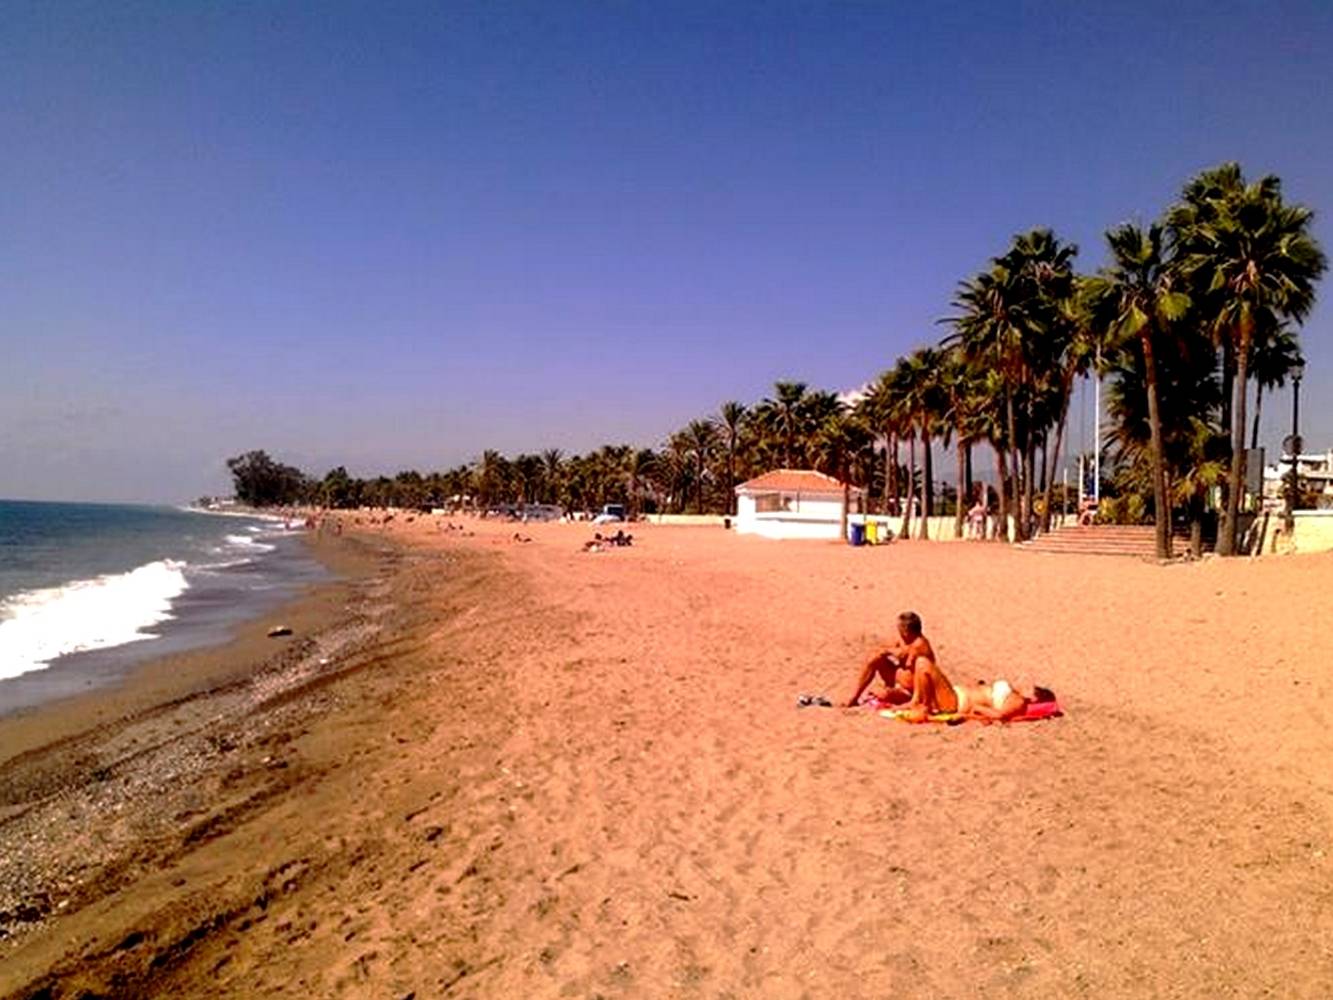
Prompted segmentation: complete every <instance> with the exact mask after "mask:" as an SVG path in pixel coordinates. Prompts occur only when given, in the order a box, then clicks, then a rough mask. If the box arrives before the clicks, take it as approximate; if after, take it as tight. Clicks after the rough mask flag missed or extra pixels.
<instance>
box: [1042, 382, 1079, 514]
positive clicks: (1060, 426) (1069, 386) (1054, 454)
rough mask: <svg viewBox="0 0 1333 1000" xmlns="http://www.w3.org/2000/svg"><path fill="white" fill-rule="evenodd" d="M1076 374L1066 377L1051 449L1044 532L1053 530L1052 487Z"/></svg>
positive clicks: (1043, 499) (1044, 503)
mask: <svg viewBox="0 0 1333 1000" xmlns="http://www.w3.org/2000/svg"><path fill="white" fill-rule="evenodd" d="M1073 388H1074V376H1073V373H1072V372H1071V373H1070V375H1069V376H1068V377H1067V378H1066V379H1065V394H1064V395H1065V398H1064V402H1063V403H1062V404H1061V405H1060V419H1059V420H1058V421H1057V422H1056V424H1055V447H1054V448H1052V449H1051V468H1050V474H1049V475H1048V477H1047V479H1046V494H1045V496H1043V497H1042V501H1041V506H1042V512H1041V530H1042V532H1043V533H1045V532H1048V531H1050V530H1051V487H1052V485H1053V484H1054V482H1055V474H1056V472H1057V471H1059V469H1060V445H1061V444H1063V443H1064V439H1065V421H1067V420H1068V419H1069V397H1070V396H1071V395H1073Z"/></svg>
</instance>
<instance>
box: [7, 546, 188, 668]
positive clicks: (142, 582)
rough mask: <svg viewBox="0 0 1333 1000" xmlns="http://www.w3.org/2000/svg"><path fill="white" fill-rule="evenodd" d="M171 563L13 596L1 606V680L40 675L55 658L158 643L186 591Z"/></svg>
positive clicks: (179, 569) (179, 567)
mask: <svg viewBox="0 0 1333 1000" xmlns="http://www.w3.org/2000/svg"><path fill="white" fill-rule="evenodd" d="M189 586H190V585H189V583H188V582H187V581H186V579H185V564H184V563H182V562H176V561H175V560H171V559H163V560H160V561H158V562H151V563H147V564H146V565H143V566H140V567H139V568H138V569H134V570H131V571H129V572H128V573H117V574H111V575H107V576H99V577H97V578H96V579H92V580H76V581H75V582H73V583H67V584H65V585H64V586H62V587H47V588H44V589H41V590H29V591H25V592H23V593H20V594H15V595H13V596H12V597H10V598H8V599H6V600H5V601H4V602H3V603H0V680H3V679H5V678H8V677H17V676H18V675H19V674H26V673H28V672H29V671H31V670H41V669H43V668H44V667H47V666H49V665H50V663H51V661H52V660H54V659H55V658H56V657H58V656H64V655H65V654H67V653H77V652H82V651H83V650H88V649H105V648H106V647H108V646H119V645H122V644H124V643H127V642H138V641H140V640H142V639H153V638H156V636H155V635H154V633H152V632H150V631H148V629H150V628H151V627H152V626H154V625H156V624H158V623H160V622H164V621H167V620H168V619H170V618H171V617H173V616H172V614H171V604H172V601H174V600H175V599H176V598H177V597H179V596H180V595H181V594H183V593H184V592H185V590H186V589H187V588H188V587H189Z"/></svg>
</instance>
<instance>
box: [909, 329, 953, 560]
mask: <svg viewBox="0 0 1333 1000" xmlns="http://www.w3.org/2000/svg"><path fill="white" fill-rule="evenodd" d="M940 364H941V357H940V352H939V351H937V350H934V349H932V348H929V347H923V348H920V349H918V350H916V351H913V352H912V353H911V354H910V355H909V356H908V357H907V358H906V359H904V371H905V375H904V379H905V383H906V384H905V389H906V405H907V407H908V409H909V410H910V412H911V419H913V420H915V422H916V426H917V429H918V431H919V433H920V435H921V523H920V525H919V526H918V529H917V531H918V537H919V538H921V539H922V540H926V539H928V538H929V537H930V518H931V516H932V515H933V514H934V512H935V511H934V501H935V485H934V462H933V458H932V454H931V436H932V435H933V434H934V431H935V428H936V427H937V426H938V425H939V423H940V419H941V417H942V415H943V412H944V404H943V399H942V392H941V388H940V378H939V376H940V372H939V369H940ZM913 478H915V470H913Z"/></svg>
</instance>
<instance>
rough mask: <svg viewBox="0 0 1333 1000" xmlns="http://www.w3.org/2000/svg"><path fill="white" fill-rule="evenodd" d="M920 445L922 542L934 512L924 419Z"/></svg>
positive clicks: (928, 532) (932, 472)
mask: <svg viewBox="0 0 1333 1000" xmlns="http://www.w3.org/2000/svg"><path fill="white" fill-rule="evenodd" d="M921 447H922V448H923V449H924V451H925V454H924V455H923V456H922V459H921V533H920V535H919V537H920V539H921V540H922V541H923V542H924V541H926V540H927V539H929V538H930V515H931V514H933V513H934V512H935V485H934V483H932V482H931V479H932V477H933V475H934V470H933V468H932V463H931V454H930V452H931V448H930V431H929V430H927V429H926V423H925V421H922V422H921Z"/></svg>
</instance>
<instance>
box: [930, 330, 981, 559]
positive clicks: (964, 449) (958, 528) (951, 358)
mask: <svg viewBox="0 0 1333 1000" xmlns="http://www.w3.org/2000/svg"><path fill="white" fill-rule="evenodd" d="M939 386H940V391H941V393H942V395H943V403H944V412H943V414H942V417H943V429H944V439H945V445H946V446H947V445H948V443H949V439H950V438H951V437H952V439H953V443H954V445H955V447H956V448H957V469H956V470H955V471H956V473H957V479H956V487H955V488H956V492H957V497H958V502H957V505H956V506H957V509H956V510H955V511H954V527H953V534H954V538H962V537H963V522H964V518H965V516H966V508H967V503H968V501H969V499H970V497H971V492H972V476H971V466H972V463H971V459H970V455H971V449H972V443H973V442H974V441H978V440H981V439H982V438H983V437H984V431H983V424H982V421H981V420H980V419H979V418H980V416H981V414H982V412H983V411H984V409H985V407H986V406H987V405H988V404H989V397H988V395H987V393H986V391H985V384H984V381H983V373H982V371H981V369H979V368H978V367H977V366H976V365H975V364H974V363H973V362H972V361H971V359H969V358H968V356H967V352H966V351H965V350H963V347H962V345H961V344H957V343H955V344H951V345H950V346H948V347H944V348H942V349H941V358H940V372H939Z"/></svg>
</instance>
